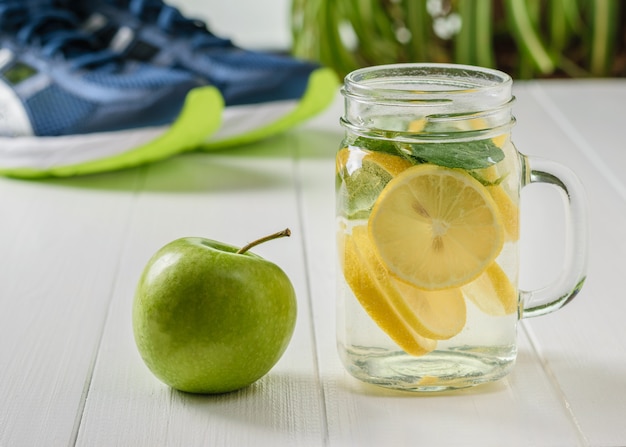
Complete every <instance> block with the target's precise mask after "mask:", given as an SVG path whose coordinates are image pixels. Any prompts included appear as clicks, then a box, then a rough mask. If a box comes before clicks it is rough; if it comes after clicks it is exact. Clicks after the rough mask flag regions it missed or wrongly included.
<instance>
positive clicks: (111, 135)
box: [0, 126, 169, 170]
mask: <svg viewBox="0 0 626 447" xmlns="http://www.w3.org/2000/svg"><path fill="white" fill-rule="evenodd" d="M168 129H169V126H163V127H150V128H143V129H130V130H124V131H119V132H103V133H92V134H84V135H68V136H59V137H17V138H5V137H0V169H19V168H28V169H35V170H48V169H51V168H55V167H62V166H72V165H77V164H81V163H86V162H89V161H94V160H101V159H104V158H110V157H114V156H116V155H120V154H123V153H126V152H129V151H131V150H133V149H135V148H138V147H140V146H142V145H144V144H146V143H149V142H151V141H153V140H154V139H156V138H158V137H159V136H160V135H162V134H163V133H165V132H166V131H167V130H168Z"/></svg>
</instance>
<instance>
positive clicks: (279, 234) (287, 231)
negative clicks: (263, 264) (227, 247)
mask: <svg viewBox="0 0 626 447" xmlns="http://www.w3.org/2000/svg"><path fill="white" fill-rule="evenodd" d="M285 236H287V237H289V236H291V230H290V229H289V228H285V229H284V230H283V231H279V232H277V233H274V234H270V235H269V236H265V237H262V238H261V239H257V240H256V241H253V242H250V243H249V244H248V245H244V246H243V247H241V248H240V249H239V250H238V251H237V254H238V255H241V254H244V253H245V252H247V251H248V250H250V249H251V248H252V247H255V246H257V245H259V244H262V243H263V242H267V241H271V240H272V239H278V238H279V237H285Z"/></svg>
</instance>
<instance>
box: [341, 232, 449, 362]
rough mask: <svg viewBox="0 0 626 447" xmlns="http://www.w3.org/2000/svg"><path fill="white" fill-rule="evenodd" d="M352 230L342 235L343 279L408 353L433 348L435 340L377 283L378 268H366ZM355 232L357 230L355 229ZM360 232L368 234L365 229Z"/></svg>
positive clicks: (376, 321) (364, 259) (412, 353)
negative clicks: (419, 329)
mask: <svg viewBox="0 0 626 447" xmlns="http://www.w3.org/2000/svg"><path fill="white" fill-rule="evenodd" d="M357 228H358V227H357ZM361 228H363V226H362V227H361ZM355 230H356V228H355V229H353V233H352V235H345V236H344V239H343V242H342V243H343V244H344V251H343V258H342V262H341V264H342V266H343V273H344V277H345V279H346V282H347V283H348V285H349V286H350V288H351V289H352V292H353V293H354V295H355V296H356V298H357V299H358V300H359V303H361V306H363V309H365V311H366V312H367V314H368V315H369V316H370V318H372V320H373V321H374V322H375V323H376V324H377V325H378V327H380V328H381V329H382V330H383V331H384V332H385V333H386V334H387V335H388V336H389V337H390V338H391V339H392V340H393V341H394V342H396V344H397V345H398V346H399V347H400V348H401V349H402V350H404V351H405V352H407V353H408V354H411V355H414V356H420V355H424V354H427V353H428V352H430V351H432V350H434V349H435V347H436V346H437V342H436V341H435V340H431V339H428V338H426V337H423V336H421V335H420V334H418V333H417V332H416V331H415V330H414V329H413V328H411V326H410V325H408V324H407V322H406V321H405V320H404V318H402V316H401V315H400V314H399V312H398V311H397V310H396V309H395V308H394V306H393V304H392V302H393V298H390V297H389V295H388V293H389V289H388V288H385V287H384V286H383V287H381V286H380V281H381V277H379V276H378V274H379V273H380V272H372V271H370V270H369V268H368V264H367V263H366V256H367V255H366V254H365V253H362V252H361V251H360V247H359V245H361V244H360V242H361V241H360V239H361V237H360V236H357V237H356V238H355V237H354V234H355V233H354V231H355ZM356 232H357V234H358V230H356ZM363 233H364V234H365V235H367V233H366V232H365V231H363ZM357 242H359V243H357ZM383 281H384V280H383Z"/></svg>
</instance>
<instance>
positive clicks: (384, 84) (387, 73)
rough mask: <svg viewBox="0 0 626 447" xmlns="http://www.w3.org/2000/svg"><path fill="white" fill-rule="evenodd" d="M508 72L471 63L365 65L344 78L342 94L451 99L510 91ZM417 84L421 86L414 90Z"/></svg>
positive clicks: (386, 99) (353, 96) (420, 99)
mask: <svg viewBox="0 0 626 447" xmlns="http://www.w3.org/2000/svg"><path fill="white" fill-rule="evenodd" d="M512 82H513V81H512V78H511V76H509V75H508V74H507V73H505V72H502V71H499V70H496V69H492V68H485V67H479V66H473V65H463V64H446V63H404V64H388V65H376V66H371V67H364V68H360V69H357V70H354V71H352V72H351V73H349V74H348V75H346V77H345V78H344V86H343V88H342V89H341V90H342V94H343V95H344V96H346V97H352V98H355V99H356V98H362V99H366V98H377V100H380V99H381V98H384V101H385V102H387V101H401V102H402V101H416V100H417V101H424V102H431V101H435V102H446V101H454V98H458V97H459V96H468V95H469V96H473V95H481V96H482V95H489V92H494V93H495V92H497V91H500V92H502V91H503V90H505V91H506V90H510V88H511V84H512ZM416 87H420V88H418V89H416Z"/></svg>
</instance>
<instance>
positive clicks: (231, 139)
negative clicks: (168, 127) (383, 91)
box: [65, 0, 338, 150]
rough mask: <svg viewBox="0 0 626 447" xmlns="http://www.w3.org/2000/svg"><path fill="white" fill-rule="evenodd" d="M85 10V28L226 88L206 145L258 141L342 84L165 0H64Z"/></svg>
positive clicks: (318, 105) (106, 41) (133, 53)
mask: <svg viewBox="0 0 626 447" xmlns="http://www.w3.org/2000/svg"><path fill="white" fill-rule="evenodd" d="M65 1H66V2H69V4H70V5H72V7H73V8H76V9H77V10H81V7H80V6H81V5H82V12H81V17H82V18H83V20H84V22H83V29H84V30H86V31H87V32H89V33H90V34H93V35H95V36H97V37H99V38H100V39H101V42H102V44H103V45H105V46H108V47H109V48H111V49H112V50H114V51H116V52H118V53H120V54H123V55H124V56H125V57H127V58H130V59H136V60H141V61H149V62H150V63H153V64H155V65H159V66H165V67H170V68H184V69H185V70H188V71H190V72H192V73H194V74H196V75H198V76H200V77H201V78H202V79H204V80H205V82H207V83H209V84H211V85H214V86H216V87H217V88H219V90H220V91H221V93H222V95H223V97H224V102H225V109H224V115H223V123H222V126H221V127H220V129H219V130H218V131H217V132H216V133H215V134H212V135H211V136H210V138H209V139H208V140H207V141H206V143H205V144H204V145H203V148H204V149H207V150H209V149H215V148H223V147H229V146H233V145H237V144H242V143H248V142H252V141H255V140H258V139H261V138H265V137H268V136H270V135H273V134H276V133H279V132H282V131H283V130H286V129H288V128H290V127H292V126H295V125H296V124H298V123H300V122H301V121H304V120H306V119H308V118H310V117H311V116H313V115H315V114H317V113H318V112H320V111H321V110H323V109H324V108H325V107H326V106H327V105H328V104H329V103H330V102H331V101H332V99H333V97H334V96H335V94H336V92H337V87H338V80H337V78H336V76H335V74H334V72H332V71H331V70H330V69H328V68H322V67H320V66H319V65H317V64H313V63H309V62H305V61H299V60H296V59H293V58H290V57H287V56H278V55H272V54H268V53H260V52H252V51H247V50H244V49H241V48H238V47H236V46H235V45H233V43H232V42H231V41H230V40H227V39H222V38H220V37H217V36H215V35H214V34H212V33H211V32H210V31H209V30H208V29H207V27H206V25H205V24H204V23H203V22H201V21H199V20H192V19H188V18H185V17H184V16H183V15H182V14H181V13H180V12H179V11H178V10H177V9H175V8H174V7H172V6H169V5H167V4H165V3H163V2H162V1H161V0H98V1H86V0H65Z"/></svg>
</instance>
